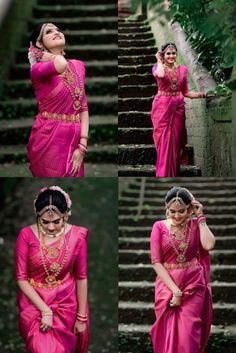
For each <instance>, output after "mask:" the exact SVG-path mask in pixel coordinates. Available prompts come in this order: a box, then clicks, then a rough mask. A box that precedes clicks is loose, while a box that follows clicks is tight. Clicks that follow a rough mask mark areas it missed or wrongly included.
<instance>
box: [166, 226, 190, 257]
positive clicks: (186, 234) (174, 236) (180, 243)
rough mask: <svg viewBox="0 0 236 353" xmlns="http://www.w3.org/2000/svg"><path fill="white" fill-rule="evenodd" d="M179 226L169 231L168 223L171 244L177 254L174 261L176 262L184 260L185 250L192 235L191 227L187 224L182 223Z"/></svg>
mask: <svg viewBox="0 0 236 353" xmlns="http://www.w3.org/2000/svg"><path fill="white" fill-rule="evenodd" d="M172 226H173V225H172ZM176 228H177V227H176ZM181 228H182V229H181ZM181 228H180V229H178V228H177V230H176V231H171V223H170V230H169V238H170V243H171V246H172V248H173V250H174V252H175V254H176V256H177V257H176V261H177V262H178V263H183V262H186V252H187V250H188V247H189V244H190V241H191V237H192V232H191V229H190V228H189V227H188V226H187V224H185V225H183V226H182V227H181Z"/></svg>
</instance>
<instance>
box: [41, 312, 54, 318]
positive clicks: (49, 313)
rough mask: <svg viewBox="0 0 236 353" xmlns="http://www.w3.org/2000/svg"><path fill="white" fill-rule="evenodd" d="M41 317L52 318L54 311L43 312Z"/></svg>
mask: <svg viewBox="0 0 236 353" xmlns="http://www.w3.org/2000/svg"><path fill="white" fill-rule="evenodd" d="M41 315H42V317H43V316H52V311H41Z"/></svg>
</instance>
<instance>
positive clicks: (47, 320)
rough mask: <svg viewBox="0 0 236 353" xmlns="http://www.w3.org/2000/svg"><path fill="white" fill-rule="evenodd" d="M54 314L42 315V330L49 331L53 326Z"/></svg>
mask: <svg viewBox="0 0 236 353" xmlns="http://www.w3.org/2000/svg"><path fill="white" fill-rule="evenodd" d="M52 322H53V315H46V316H42V318H41V323H40V330H41V331H43V332H47V331H49V330H50V329H51V328H52Z"/></svg>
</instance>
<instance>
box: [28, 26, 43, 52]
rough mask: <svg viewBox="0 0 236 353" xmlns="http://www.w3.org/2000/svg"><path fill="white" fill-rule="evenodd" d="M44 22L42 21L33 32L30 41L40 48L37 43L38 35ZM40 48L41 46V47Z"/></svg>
mask: <svg viewBox="0 0 236 353" xmlns="http://www.w3.org/2000/svg"><path fill="white" fill-rule="evenodd" d="M43 25H44V23H41V24H39V25H38V26H37V27H36V28H35V29H34V30H33V32H32V33H31V36H30V42H32V44H33V46H34V47H36V48H39V47H37V45H36V43H37V39H38V36H39V33H40V31H41V29H42V27H43ZM39 49H40V48H39Z"/></svg>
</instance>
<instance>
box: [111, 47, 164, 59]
mask: <svg viewBox="0 0 236 353" xmlns="http://www.w3.org/2000/svg"><path fill="white" fill-rule="evenodd" d="M156 52H157V49H156V48H155V47H153V46H149V47H138V48H135V47H131V48H122V47H120V46H119V50H118V53H119V56H121V57H122V56H124V57H126V56H134V55H143V54H146V55H153V56H154V55H155V54H156Z"/></svg>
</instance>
